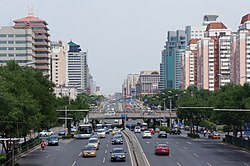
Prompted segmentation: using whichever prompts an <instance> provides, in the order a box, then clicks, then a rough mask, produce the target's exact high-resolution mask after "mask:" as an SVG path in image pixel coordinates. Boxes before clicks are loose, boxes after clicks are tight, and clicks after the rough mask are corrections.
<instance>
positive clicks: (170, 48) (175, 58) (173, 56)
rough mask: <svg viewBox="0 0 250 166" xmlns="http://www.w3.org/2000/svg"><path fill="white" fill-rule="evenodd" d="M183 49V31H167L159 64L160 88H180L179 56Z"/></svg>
mask: <svg viewBox="0 0 250 166" xmlns="http://www.w3.org/2000/svg"><path fill="white" fill-rule="evenodd" d="M185 49H186V34H185V31H183V30H177V31H168V33H167V42H166V45H165V48H164V49H163V51H162V62H161V64H160V71H161V74H160V76H161V78H160V80H161V82H160V83H159V86H160V88H161V89H160V90H162V89H166V88H174V89H179V88H181V79H182V71H181V57H182V54H183V52H184V51H185ZM162 81H163V82H162Z"/></svg>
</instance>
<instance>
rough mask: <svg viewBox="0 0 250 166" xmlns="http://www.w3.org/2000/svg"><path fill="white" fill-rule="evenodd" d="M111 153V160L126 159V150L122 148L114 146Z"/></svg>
mask: <svg viewBox="0 0 250 166" xmlns="http://www.w3.org/2000/svg"><path fill="white" fill-rule="evenodd" d="M110 153H111V161H126V152H125V150H124V149H123V148H114V149H113V150H112V152H110Z"/></svg>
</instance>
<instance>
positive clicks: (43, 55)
mask: <svg viewBox="0 0 250 166" xmlns="http://www.w3.org/2000/svg"><path fill="white" fill-rule="evenodd" d="M35 57H46V58H47V57H49V55H48V54H35Z"/></svg>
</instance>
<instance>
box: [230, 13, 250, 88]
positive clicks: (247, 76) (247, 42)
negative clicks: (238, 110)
mask: <svg viewBox="0 0 250 166" xmlns="http://www.w3.org/2000/svg"><path fill="white" fill-rule="evenodd" d="M233 39H234V38H233ZM235 40H236V41H235V42H234V44H235V45H236V46H235V52H232V54H231V56H232V57H233V58H232V59H233V61H235V64H234V66H233V67H234V68H236V73H235V82H236V83H237V84H241V85H242V84H244V83H246V82H247V83H250V14H246V15H245V16H243V17H242V19H241V22H240V25H239V28H238V31H237V33H236V38H235ZM232 45H233V44H232Z"/></svg>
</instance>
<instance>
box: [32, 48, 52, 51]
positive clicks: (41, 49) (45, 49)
mask: <svg viewBox="0 0 250 166" xmlns="http://www.w3.org/2000/svg"><path fill="white" fill-rule="evenodd" d="M35 51H43V52H49V50H48V48H35Z"/></svg>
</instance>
